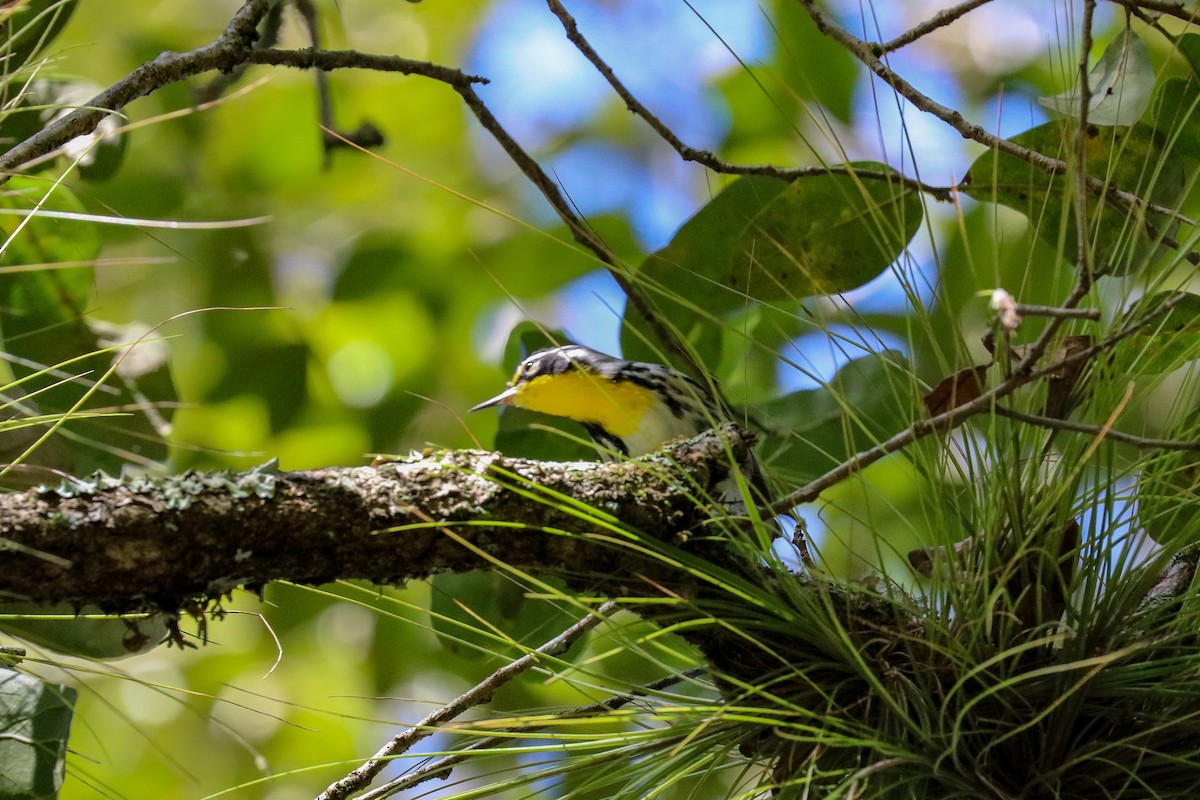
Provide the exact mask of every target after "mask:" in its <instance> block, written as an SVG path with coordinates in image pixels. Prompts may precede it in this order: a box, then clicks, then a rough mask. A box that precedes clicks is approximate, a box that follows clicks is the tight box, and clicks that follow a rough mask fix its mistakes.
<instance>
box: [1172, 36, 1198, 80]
mask: <svg viewBox="0 0 1200 800" xmlns="http://www.w3.org/2000/svg"><path fill="white" fill-rule="evenodd" d="M1175 47H1176V49H1178V50H1179V52H1180V53H1181V54H1182V55H1183V57H1184V59H1185V60H1186V61H1187V63H1188V66H1189V67H1191V68H1192V72H1193V73H1195V74H1196V76H1197V77H1200V34H1196V33H1185V34H1183V35H1182V36H1180V37H1179V39H1178V40H1177V41H1176V42H1175Z"/></svg>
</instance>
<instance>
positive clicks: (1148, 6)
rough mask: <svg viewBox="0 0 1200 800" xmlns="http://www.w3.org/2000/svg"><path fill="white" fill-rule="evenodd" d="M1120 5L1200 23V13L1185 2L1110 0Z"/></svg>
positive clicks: (1168, 0) (1194, 23) (1167, 0)
mask: <svg viewBox="0 0 1200 800" xmlns="http://www.w3.org/2000/svg"><path fill="white" fill-rule="evenodd" d="M1109 1H1110V2H1112V3H1115V4H1116V5H1119V6H1125V7H1126V8H1129V9H1135V10H1147V11H1155V12H1157V13H1159V14H1166V15H1167V16H1168V17H1174V18H1175V19H1181V20H1183V21H1184V22H1188V23H1191V24H1193V25H1196V24H1200V14H1197V13H1195V12H1193V11H1189V10H1188V9H1187V8H1186V7H1185V6H1184V4H1183V3H1179V2H1170V0H1109Z"/></svg>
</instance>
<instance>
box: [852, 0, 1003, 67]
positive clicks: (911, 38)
mask: <svg viewBox="0 0 1200 800" xmlns="http://www.w3.org/2000/svg"><path fill="white" fill-rule="evenodd" d="M991 1H992V0H964V2H962V3H959V4H958V5H956V6H951V7H950V8H944V9H942V10H941V11H939V12H938V13H936V14H934V15H933V16H932V17H930V18H929V19H927V20H925V21H924V22H922V23H921V24H919V25H915V26H913V27H912V28H909V29H908V30H906V31H905V32H904V33H902V34H900V35H899V36H897V37H895V38H894V39H890V40H888V41H886V42H884V43H883V44H881V45H877V46H876V50H875V55H879V56H882V55H883V54H884V53H890V52H892V51H893V50H899V49H900V48H901V47H904V46H905V45H910V44H912V43H913V42H915V41H917V40H918V39H920V38H922V37H924V36H927V35H928V34H930V33H933V32H934V31H935V30H937V29H938V28H944V27H946V26H947V25H949V24H950V23H951V22H954V21H955V20H957V19H959V18H960V17H964V16H966V15H967V14H968V13H970V12H972V11H974V10H975V9H977V8H979V7H980V6H982V5H986V4H988V3H990V2H991Z"/></svg>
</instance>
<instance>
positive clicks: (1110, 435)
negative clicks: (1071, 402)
mask: <svg viewBox="0 0 1200 800" xmlns="http://www.w3.org/2000/svg"><path fill="white" fill-rule="evenodd" d="M995 412H996V416H998V417H1007V418H1008V419H1013V420H1016V421H1017V422H1025V423H1028V424H1030V425H1037V426H1039V427H1042V428H1050V429H1052V430H1060V431H1070V432H1072V433H1082V434H1085V435H1088V436H1093V437H1096V438H1101V437H1103V438H1105V439H1111V440H1112V441H1114V442H1121V443H1122V444H1131V445H1133V446H1134V447H1140V448H1143V449H1146V450H1180V451H1183V452H1188V453H1200V441H1196V440H1184V439H1153V438H1150V437H1148V436H1138V435H1136V434H1132V433H1123V432H1121V431H1116V430H1112V429H1111V428H1108V427H1103V426H1100V425H1088V424H1086V423H1083V422H1071V421H1070V420H1065V419H1056V418H1054V417H1044V416H1042V415H1040V414H1027V413H1025V412H1024V411H1017V410H1016V409H1012V408H1005V407H1004V406H1001V405H997V406H996V407H995Z"/></svg>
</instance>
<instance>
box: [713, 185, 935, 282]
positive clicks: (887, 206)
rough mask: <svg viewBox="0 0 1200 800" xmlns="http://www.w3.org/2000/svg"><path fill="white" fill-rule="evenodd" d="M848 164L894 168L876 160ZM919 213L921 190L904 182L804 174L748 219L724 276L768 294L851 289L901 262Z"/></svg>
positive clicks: (917, 221)
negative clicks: (901, 256)
mask: <svg viewBox="0 0 1200 800" xmlns="http://www.w3.org/2000/svg"><path fill="white" fill-rule="evenodd" d="M848 166H850V167H851V168H858V169H870V170H881V171H887V172H891V170H890V169H889V168H888V167H887V166H886V165H883V164H875V163H871V162H859V163H855V164H850V165H848ZM921 219H922V208H921V200H920V197H919V196H918V195H917V193H916V192H914V191H912V190H911V189H908V188H907V187H904V186H901V185H900V184H899V183H893V182H890V181H877V180H862V179H859V178H857V177H855V176H854V175H841V174H827V175H817V176H813V177H810V178H798V179H797V180H795V181H793V182H792V183H791V185H789V186H788V187H787V189H785V190H784V191H782V192H780V193H779V195H778V196H777V197H775V199H774V200H772V201H771V202H770V203H768V204H767V205H766V207H764V208H763V209H762V211H760V212H759V213H758V214H757V215H756V216H755V217H754V218H753V219H752V220H751V221H750V223H749V224H748V225H747V226H746V228H745V230H744V231H743V232H742V234H741V236H740V237H739V241H738V243H737V250H736V253H735V255H734V259H733V265H732V267H733V270H732V273H731V274H730V276H729V278H728V279H727V280H724V281H721V282H722V283H724V284H725V285H727V286H730V287H733V288H735V289H738V290H739V291H742V292H745V293H746V294H748V295H749V296H751V297H753V298H755V299H757V300H764V301H771V300H789V299H798V298H801V297H808V296H811V295H818V294H833V293H837V292H845V291H849V290H851V289H854V288H856V287H858V286H862V285H863V284H864V283H867V282H868V281H870V280H871V279H872V278H874V277H875V276H877V275H878V274H879V273H881V272H882V271H883V270H884V269H886V268H887V266H888V265H889V264H891V263H892V262H893V261H895V260H896V258H897V257H899V255H900V254H901V253H902V252H903V251H904V248H905V246H906V245H907V244H908V242H909V241H910V240H911V239H912V237H913V236H914V235H916V232H917V229H918V228H919V227H920V225H921Z"/></svg>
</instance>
